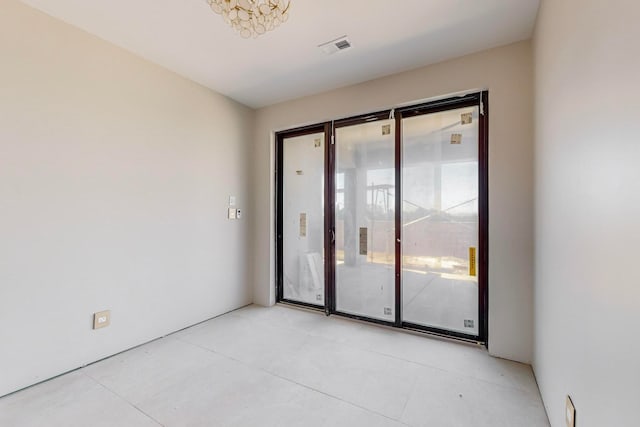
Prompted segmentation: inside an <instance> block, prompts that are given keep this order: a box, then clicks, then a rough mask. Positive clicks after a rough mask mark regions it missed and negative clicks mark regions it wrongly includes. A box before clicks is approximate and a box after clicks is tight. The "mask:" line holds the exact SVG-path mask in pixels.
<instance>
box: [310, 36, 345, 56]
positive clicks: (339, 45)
mask: <svg viewBox="0 0 640 427" xmlns="http://www.w3.org/2000/svg"><path fill="white" fill-rule="evenodd" d="M318 47H319V48H320V49H321V50H322V51H323V52H324V53H326V54H327V55H331V54H332V53H336V52H338V51H339V50H345V49H349V48H350V47H351V42H350V41H349V39H347V36H342V37H339V38H337V39H335V40H331V41H330V42H326V43H322V44H321V45H320V46H318Z"/></svg>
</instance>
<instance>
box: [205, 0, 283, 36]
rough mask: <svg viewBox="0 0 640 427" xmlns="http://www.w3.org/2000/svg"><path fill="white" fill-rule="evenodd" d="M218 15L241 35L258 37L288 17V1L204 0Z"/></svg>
mask: <svg viewBox="0 0 640 427" xmlns="http://www.w3.org/2000/svg"><path fill="white" fill-rule="evenodd" d="M206 1H207V3H209V6H211V10H213V11H214V12H215V13H217V14H218V15H222V18H223V19H224V21H225V22H226V23H227V24H229V25H230V26H231V27H232V28H233V29H234V30H236V32H238V33H239V34H240V35H241V36H242V37H244V38H245V39H248V38H249V37H252V36H253V37H254V38H255V37H258V36H259V35H261V34H264V33H266V32H267V31H271V30H273V29H274V28H276V27H278V26H279V25H280V24H282V23H283V22H286V21H287V19H289V1H287V2H285V1H284V0H206Z"/></svg>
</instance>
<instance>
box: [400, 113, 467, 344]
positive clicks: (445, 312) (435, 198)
mask: <svg viewBox="0 0 640 427" xmlns="http://www.w3.org/2000/svg"><path fill="white" fill-rule="evenodd" d="M479 113H480V110H479V108H478V106H471V107H465V108H456V109H452V110H446V111H441V112H436V113H425V114H420V115H416V116H413V117H409V118H404V119H403V120H402V236H403V239H402V320H403V322H405V323H410V324H413V325H420V326H426V327H432V328H437V329H442V330H446V331H453V332H458V333H464V334H468V335H473V336H477V335H478V334H479V329H478V328H479V310H478V298H479V292H478V260H477V254H478V247H479V246H478V244H479V216H478V215H479V211H478V200H479V197H478V196H479V173H478V172H479V169H478V165H479V162H478V141H479V139H478V133H479V128H478V120H479V115H480V114H479Z"/></svg>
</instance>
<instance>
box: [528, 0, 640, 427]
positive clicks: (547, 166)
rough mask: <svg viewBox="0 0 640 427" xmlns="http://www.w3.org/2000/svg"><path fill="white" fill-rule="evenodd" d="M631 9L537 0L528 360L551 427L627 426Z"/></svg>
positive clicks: (635, 285)
mask: <svg viewBox="0 0 640 427" xmlns="http://www.w3.org/2000/svg"><path fill="white" fill-rule="evenodd" d="M639 20H640V3H639V2H637V1H631V0H611V1H589V2H584V1H580V0H545V1H543V3H542V8H541V10H540V13H539V16H538V23H537V27H536V32H535V43H534V46H535V49H534V58H535V99H536V107H535V117H536V120H535V134H536V138H535V159H536V161H535V164H536V166H535V176H536V179H535V184H536V194H535V201H536V214H535V224H536V227H535V228H536V232H535V237H536V251H535V345H534V348H535V355H534V368H535V372H536V377H537V379H538V383H539V385H540V390H541V392H542V396H543V399H544V402H545V406H546V407H547V412H548V414H549V419H550V421H551V424H552V425H553V426H554V427H563V426H565V423H564V402H565V396H566V395H567V394H570V395H571V397H572V398H573V401H574V404H575V405H576V408H577V425H578V426H580V427H589V426H593V427H602V426H621V427H622V426H629V427H630V426H637V425H640V421H639V419H638V402H640V362H639V357H640V341H638V338H637V335H638V324H640V281H639V280H638V274H637V273H636V272H635V269H634V267H635V266H637V264H638V261H637V253H638V248H639V247H640V225H639V222H638V218H640V167H639V165H638V162H639V160H640V141H639V139H638V136H639V135H640V121H638V117H640V85H639V84H638V76H640V47H639V45H638V41H639V40H640V26H639V25H638V22H639Z"/></svg>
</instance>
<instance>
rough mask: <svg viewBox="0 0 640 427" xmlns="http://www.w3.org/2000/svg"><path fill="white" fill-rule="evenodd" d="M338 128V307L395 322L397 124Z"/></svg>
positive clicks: (379, 122) (372, 120)
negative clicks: (395, 137)
mask: <svg viewBox="0 0 640 427" xmlns="http://www.w3.org/2000/svg"><path fill="white" fill-rule="evenodd" d="M368 120H369V121H367V119H363V120H362V121H356V123H355V124H350V123H348V122H347V123H345V124H336V129H335V189H334V198H335V199H334V200H335V212H334V215H335V236H336V238H335V261H334V262H335V296H336V300H335V308H336V311H337V312H340V313H345V314H351V315H354V316H358V317H366V318H370V319H377V320H383V321H387V322H394V321H395V277H396V274H395V265H396V257H395V241H396V239H395V232H396V230H395V208H394V205H395V202H394V201H395V194H396V192H395V188H396V184H395V139H394V135H395V132H394V126H395V122H394V121H392V120H377V117H375V116H374V117H370V118H368Z"/></svg>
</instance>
